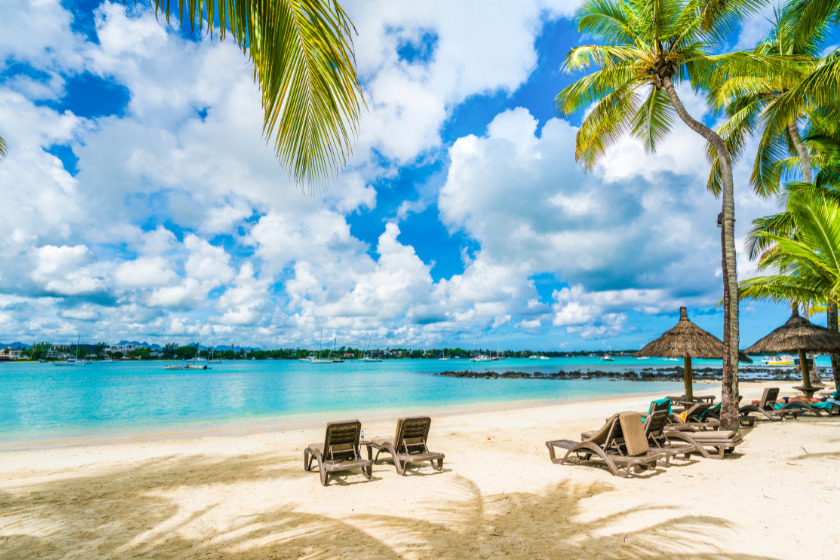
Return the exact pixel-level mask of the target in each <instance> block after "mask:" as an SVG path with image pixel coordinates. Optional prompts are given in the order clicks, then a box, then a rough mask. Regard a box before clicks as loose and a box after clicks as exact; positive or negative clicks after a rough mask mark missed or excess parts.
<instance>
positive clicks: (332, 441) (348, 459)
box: [303, 420, 373, 486]
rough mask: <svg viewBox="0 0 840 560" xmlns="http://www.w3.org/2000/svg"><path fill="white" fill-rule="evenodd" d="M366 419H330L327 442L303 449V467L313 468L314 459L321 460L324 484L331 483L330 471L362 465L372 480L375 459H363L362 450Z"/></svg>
mask: <svg viewBox="0 0 840 560" xmlns="http://www.w3.org/2000/svg"><path fill="white" fill-rule="evenodd" d="M361 431H362V423H361V422H359V421H358V420H349V421H346V422H330V423H329V424H327V433H326V436H325V438H324V443H323V444H321V443H312V444H310V445H309V446H307V448H306V449H305V450H304V451H303V470H305V471H310V470H311V469H312V461H313V459H314V460H316V461H318V469H319V470H320V472H321V484H323V485H324V486H326V485H327V483H329V479H330V473H333V472H336V471H348V470H351V469H361V470H362V474H363V475H365V478H367V479H368V480H370V477H371V473H372V471H373V461H371V460H370V459H362V456H361V454H360V453H359V435H360V434H361Z"/></svg>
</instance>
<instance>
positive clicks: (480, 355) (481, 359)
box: [470, 354, 491, 362]
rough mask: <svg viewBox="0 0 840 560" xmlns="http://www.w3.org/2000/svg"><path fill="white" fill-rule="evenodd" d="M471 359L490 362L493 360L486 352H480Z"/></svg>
mask: <svg viewBox="0 0 840 560" xmlns="http://www.w3.org/2000/svg"><path fill="white" fill-rule="evenodd" d="M470 361H471V362H489V361H491V360H490V356H487V355H485V354H479V355H478V356H475V357H473V358H470Z"/></svg>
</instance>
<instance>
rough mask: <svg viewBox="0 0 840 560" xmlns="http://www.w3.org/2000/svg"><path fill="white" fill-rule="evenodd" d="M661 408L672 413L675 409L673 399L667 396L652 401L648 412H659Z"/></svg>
mask: <svg viewBox="0 0 840 560" xmlns="http://www.w3.org/2000/svg"><path fill="white" fill-rule="evenodd" d="M660 410H664V411H665V412H667V414H668V415H670V414H672V413H673V410H672V409H671V399H669V398H668V397H665V398H664V399H658V400H655V401H650V408H649V409H648V414H653V413H655V412H659V411H660Z"/></svg>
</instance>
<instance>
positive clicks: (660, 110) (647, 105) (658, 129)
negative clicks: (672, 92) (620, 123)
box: [630, 87, 677, 152]
mask: <svg viewBox="0 0 840 560" xmlns="http://www.w3.org/2000/svg"><path fill="white" fill-rule="evenodd" d="M676 118H677V113H676V110H674V106H673V105H671V100H670V99H669V98H668V94H667V93H666V92H665V90H663V89H659V88H654V87H651V88H650V92H649V93H648V96H647V98H646V99H645V100H644V102H643V103H642V104H641V107H639V110H638V111H636V114H635V116H634V117H633V120H632V122H631V125H630V126H631V134H632V135H633V136H634V137H636V138H638V139H639V140H641V142H642V145H643V146H644V148H645V151H647V152H655V151H656V143H657V142H658V141H660V140H662V139H663V138H665V137H666V136H668V134H669V133H670V132H671V129H672V128H673V127H674V122H675V121H676Z"/></svg>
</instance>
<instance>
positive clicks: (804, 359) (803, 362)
mask: <svg viewBox="0 0 840 560" xmlns="http://www.w3.org/2000/svg"><path fill="white" fill-rule="evenodd" d="M799 371H801V372H802V386H803V387H805V388H806V389H810V388H811V375H810V374H809V373H808V356H807V355H806V354H805V350H800V351H799Z"/></svg>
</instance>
